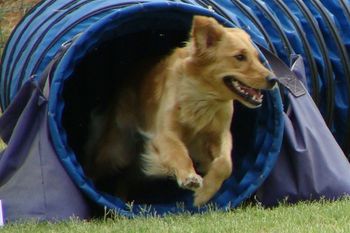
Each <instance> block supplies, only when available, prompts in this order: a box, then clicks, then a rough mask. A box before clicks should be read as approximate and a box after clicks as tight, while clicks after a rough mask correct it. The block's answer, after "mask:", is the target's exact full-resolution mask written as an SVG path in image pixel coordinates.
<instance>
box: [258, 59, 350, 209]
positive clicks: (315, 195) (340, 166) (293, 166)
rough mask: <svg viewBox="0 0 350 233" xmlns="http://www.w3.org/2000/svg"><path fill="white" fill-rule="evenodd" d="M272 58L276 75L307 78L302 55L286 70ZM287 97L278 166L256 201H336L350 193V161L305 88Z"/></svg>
mask: <svg viewBox="0 0 350 233" xmlns="http://www.w3.org/2000/svg"><path fill="white" fill-rule="evenodd" d="M270 58H271V57H269V58H268V59H269V62H270V65H271V67H273V69H276V67H278V71H277V72H275V73H276V74H277V75H278V74H289V73H295V74H296V75H293V76H294V77H296V78H299V79H304V80H305V70H304V65H303V61H302V58H301V57H298V58H297V59H296V60H295V61H294V64H293V65H292V68H291V70H289V68H288V70H285V71H283V70H282V71H281V69H284V68H285V67H287V66H286V65H283V66H280V65H281V64H280V63H279V62H278V63H275V61H276V59H270ZM274 71H275V70H274ZM289 90H290V89H289ZM304 91H305V89H304ZM296 96H299V97H296ZM287 98H288V102H289V108H288V111H287V113H284V122H285V127H284V137H283V143H282V149H281V152H280V155H279V157H278V160H277V163H276V166H275V167H274V168H273V170H272V172H271V174H270V175H269V177H268V178H267V180H266V181H265V183H264V184H263V185H262V186H261V187H260V188H259V190H258V192H257V200H259V201H260V202H261V203H262V204H263V205H266V206H272V205H277V204H278V203H280V202H283V201H287V202H292V203H293V202H297V201H300V200H313V199H320V198H323V197H324V198H327V199H331V200H333V199H336V198H340V197H343V196H346V195H349V194H350V179H349V177H350V164H349V162H348V160H347V159H346V157H345V155H344V153H343V151H342V150H341V148H340V147H339V145H338V144H337V142H336V140H335V139H334V137H333V135H332V133H331V132H330V130H329V129H328V127H327V125H326V124H325V122H324V120H323V117H322V115H321V113H320V112H319V111H318V109H317V107H316V105H315V104H314V102H313V100H312V98H311V96H310V95H309V94H308V93H307V92H306V91H305V93H304V94H303V95H294V94H292V92H290V93H287Z"/></svg>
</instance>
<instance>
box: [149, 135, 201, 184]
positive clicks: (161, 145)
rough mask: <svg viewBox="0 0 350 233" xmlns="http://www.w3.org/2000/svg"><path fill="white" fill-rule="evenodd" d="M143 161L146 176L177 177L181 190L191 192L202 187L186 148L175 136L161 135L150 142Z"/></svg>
mask: <svg viewBox="0 0 350 233" xmlns="http://www.w3.org/2000/svg"><path fill="white" fill-rule="evenodd" d="M143 161H144V172H145V174H146V175H150V176H171V177H175V178H176V181H177V183H178V185H179V186H180V187H181V188H185V189H190V190H196V189H197V188H199V187H201V186H202V177H201V176H199V175H198V174H197V173H196V171H195V169H194V167H193V163H192V160H191V158H190V157H189V155H188V151H187V149H186V146H185V145H184V143H183V142H182V141H181V140H180V139H179V138H178V137H177V136H176V135H175V134H171V133H168V134H159V135H157V136H155V137H154V138H152V139H151V140H150V141H148V142H147V144H146V153H145V154H144V155H143Z"/></svg>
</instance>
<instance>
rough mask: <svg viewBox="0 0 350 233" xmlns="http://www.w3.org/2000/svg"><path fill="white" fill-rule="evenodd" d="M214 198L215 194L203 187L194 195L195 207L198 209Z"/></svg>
mask: <svg viewBox="0 0 350 233" xmlns="http://www.w3.org/2000/svg"><path fill="white" fill-rule="evenodd" d="M213 196H214V193H213V192H211V191H209V190H207V189H205V188H204V187H201V188H199V189H197V190H196V191H195V193H194V202H193V205H194V206H196V207H200V206H202V205H204V204H206V203H207V202H208V201H209V200H210V199H211V198H212V197H213Z"/></svg>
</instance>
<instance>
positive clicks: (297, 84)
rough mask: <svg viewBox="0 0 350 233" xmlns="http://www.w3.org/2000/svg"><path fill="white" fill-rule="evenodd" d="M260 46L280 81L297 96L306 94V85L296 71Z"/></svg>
mask: <svg viewBox="0 0 350 233" xmlns="http://www.w3.org/2000/svg"><path fill="white" fill-rule="evenodd" d="M258 47H259V49H260V51H261V52H262V53H263V54H264V56H265V58H266V59H267V60H268V62H269V65H270V66H271V69H272V71H273V72H274V74H275V76H276V77H277V80H278V83H279V84H281V85H283V86H284V87H286V88H287V89H288V90H289V91H290V92H291V93H292V94H293V95H294V96H295V97H299V96H303V95H305V94H306V90H305V87H304V86H303V85H302V83H301V81H300V80H299V79H298V78H297V77H296V75H295V73H293V72H292V71H291V70H290V69H289V67H288V66H287V65H286V64H285V63H284V62H283V61H282V60H281V59H279V58H278V57H277V56H275V55H274V54H273V53H271V52H270V51H269V50H267V49H266V48H264V47H263V46H260V45H258Z"/></svg>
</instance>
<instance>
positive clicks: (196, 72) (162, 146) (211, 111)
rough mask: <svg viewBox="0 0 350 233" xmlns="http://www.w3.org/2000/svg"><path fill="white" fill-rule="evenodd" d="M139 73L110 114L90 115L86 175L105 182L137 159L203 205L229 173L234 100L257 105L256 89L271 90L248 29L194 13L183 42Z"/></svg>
mask: <svg viewBox="0 0 350 233" xmlns="http://www.w3.org/2000/svg"><path fill="white" fill-rule="evenodd" d="M135 73H136V72H135ZM135 73H134V74H133V75H135ZM137 75H139V76H140V77H137V78H138V80H141V81H140V82H132V84H128V85H125V86H124V87H123V89H122V90H120V91H119V94H118V95H117V97H116V98H115V99H114V103H113V107H112V108H111V111H110V112H109V114H106V115H102V116H97V115H96V116H93V118H92V123H91V127H90V132H91V137H90V140H89V141H88V143H87V146H86V148H85V149H86V152H87V156H86V160H87V161H88V162H86V163H87V164H88V165H87V170H88V174H89V175H90V176H91V177H92V178H93V179H94V180H98V179H103V177H105V176H106V175H108V174H110V173H113V172H115V171H123V169H124V168H126V167H128V166H132V165H131V163H133V162H135V156H136V157H137V156H138V157H139V158H140V159H139V161H140V167H141V168H140V169H141V170H142V171H143V173H144V174H146V175H147V176H150V177H153V176H154V177H173V178H174V179H175V180H176V181H177V184H178V186H179V187H181V188H184V189H189V190H193V191H194V205H195V206H201V205H204V204H205V203H207V202H208V201H209V200H210V199H211V198H212V197H213V196H214V195H215V193H216V192H217V191H218V190H219V189H220V187H221V185H222V183H223V182H224V181H225V180H226V179H227V178H229V177H230V176H231V173H232V167H233V165H232V158H231V150H232V135H231V131H230V126H231V120H232V115H233V112H234V109H233V106H234V105H233V101H239V102H241V103H242V104H243V105H245V106H247V107H249V108H257V107H259V106H261V105H262V101H263V95H262V93H261V90H262V89H271V88H272V87H273V86H274V82H272V81H271V80H270V78H269V77H271V76H270V75H271V74H270V71H269V70H268V69H267V68H266V67H264V65H263V64H262V63H261V61H260V60H259V54H258V51H257V49H256V48H255V47H254V45H253V44H252V41H251V40H250V37H249V35H248V34H247V33H246V32H244V31H243V30H241V29H239V28H226V27H224V26H222V25H221V24H219V23H218V22H217V21H216V20H214V19H213V18H210V17H205V16H194V18H193V22H192V28H191V32H190V37H189V40H188V41H187V42H186V44H185V45H184V46H183V47H179V48H176V49H174V50H173V51H172V52H171V53H170V54H169V55H167V56H165V57H164V58H163V59H162V60H160V61H159V62H158V63H157V64H155V65H154V66H152V67H151V68H150V69H148V70H146V71H143V73H141V72H138V74H137ZM137 134H139V135H142V137H143V138H144V140H143V143H142V145H143V150H142V152H140V151H139V150H138V149H137V146H135V143H137V141H138V139H137V136H136V135H137ZM238 136H239V135H237V137H238ZM117 185H118V184H116V186H117ZM125 185H127V184H125ZM117 189H118V188H117Z"/></svg>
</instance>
